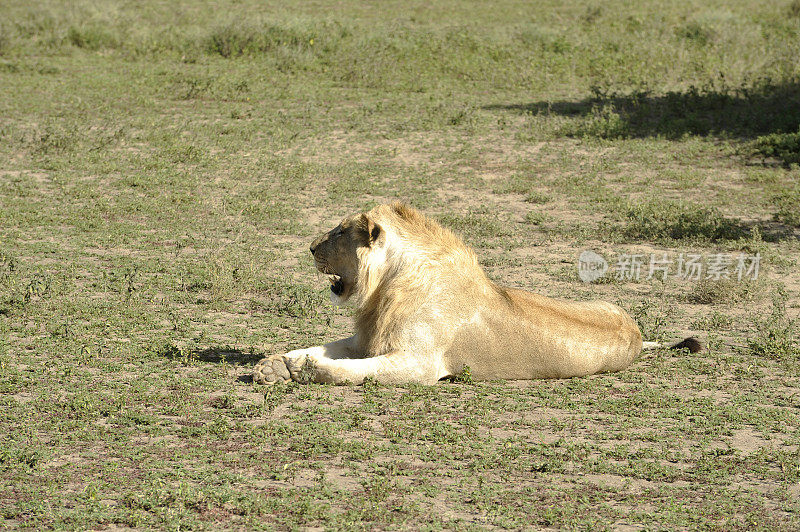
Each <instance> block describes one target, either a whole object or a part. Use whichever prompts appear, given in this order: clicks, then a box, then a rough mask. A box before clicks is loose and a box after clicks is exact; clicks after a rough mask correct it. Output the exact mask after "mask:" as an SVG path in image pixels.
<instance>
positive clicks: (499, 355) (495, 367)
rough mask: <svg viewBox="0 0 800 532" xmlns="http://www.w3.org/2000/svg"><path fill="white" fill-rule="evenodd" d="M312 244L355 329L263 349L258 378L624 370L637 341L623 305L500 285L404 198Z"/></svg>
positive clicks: (404, 378)
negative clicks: (351, 312) (321, 341)
mask: <svg viewBox="0 0 800 532" xmlns="http://www.w3.org/2000/svg"><path fill="white" fill-rule="evenodd" d="M311 253H312V254H313V255H314V262H315V264H316V267H317V269H318V270H319V271H320V272H322V273H324V274H326V275H328V278H329V279H330V282H331V298H332V300H333V302H334V303H335V304H341V303H344V302H345V301H350V302H351V303H353V304H354V305H355V311H356V316H355V326H356V327H355V329H356V333H355V335H353V336H351V337H350V338H345V339H343V340H339V341H337V342H331V343H328V344H325V345H322V346H317V347H310V348H307V349H297V350H295V351H291V352H289V353H286V354H285V355H273V356H270V357H267V358H264V359H263V360H261V361H260V362H259V363H258V364H257V365H256V366H255V368H254V369H253V380H254V381H255V382H259V383H272V382H276V381H286V380H290V379H294V380H300V381H305V380H310V381H314V382H325V383H336V384H342V383H353V384H358V383H361V382H363V381H364V379H366V378H368V377H372V378H375V379H377V380H379V381H381V382H385V383H404V382H417V383H424V384H431V383H435V382H436V381H438V380H439V379H441V378H443V377H448V376H453V375H458V374H459V373H461V372H462V371H463V369H464V367H465V366H467V367H469V369H470V373H471V375H472V377H473V378H475V379H536V378H563V377H577V376H583V375H591V374H594V373H600V372H606V371H618V370H621V369H623V368H625V367H626V366H628V365H629V364H630V363H631V361H633V359H634V358H636V356H637V355H638V354H639V353H640V351H641V350H642V336H641V334H640V333H639V328H638V327H637V326H636V323H634V321H633V320H632V319H631V318H630V316H628V314H626V313H625V311H624V310H622V309H621V308H619V307H617V306H616V305H612V304H611V303H606V302H603V301H592V302H585V303H572V302H565V301H556V300H553V299H550V298H547V297H544V296H541V295H537V294H533V293H530V292H525V291H523V290H514V289H510V288H503V287H500V286H498V285H497V284H495V283H493V282H492V281H490V280H489V279H488V278H487V277H486V274H485V273H484V272H483V270H482V269H481V267H480V266H479V265H478V260H477V258H476V256H475V253H474V252H473V251H472V250H471V249H470V248H468V247H467V246H466V245H465V244H464V243H463V242H462V241H461V240H460V239H459V238H458V237H456V236H455V235H454V234H453V233H451V232H450V231H449V230H447V229H445V228H443V227H441V226H440V225H439V224H437V223H436V222H434V221H432V220H430V219H429V218H426V217H425V216H424V215H422V214H421V213H420V212H419V211H417V210H416V209H413V208H411V207H409V206H408V205H405V204H402V203H397V202H395V203H392V204H389V205H379V206H378V207H375V208H374V209H372V210H371V211H369V212H365V213H361V214H356V215H353V216H349V217H347V218H345V219H344V220H342V222H341V223H340V224H339V225H338V226H336V227H335V228H334V229H333V230H331V231H329V232H328V233H326V234H324V235H322V236H320V237H319V238H317V239H316V240H314V242H313V243H312V244H311ZM648 344H650V345H648V346H646V347H655V346H656V345H657V344H654V343H651V342H648ZM674 347H687V348H689V349H690V350H692V351H696V350H698V349H699V344H698V343H697V341H696V340H694V339H687V340H684V341H683V342H681V343H680V344H677V345H676V346H674Z"/></svg>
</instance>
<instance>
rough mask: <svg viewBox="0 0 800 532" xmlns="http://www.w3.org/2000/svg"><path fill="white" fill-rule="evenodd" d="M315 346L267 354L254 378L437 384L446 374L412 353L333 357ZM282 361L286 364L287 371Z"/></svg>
mask: <svg viewBox="0 0 800 532" xmlns="http://www.w3.org/2000/svg"><path fill="white" fill-rule="evenodd" d="M315 349H317V348H311V349H308V350H306V349H299V350H297V351H292V352H291V353H287V354H286V355H283V356H272V357H268V358H265V359H264V360H262V361H261V362H259V363H258V364H257V365H256V367H255V369H254V370H253V380H254V381H255V382H258V383H262V384H267V383H272V382H281V381H287V380H289V379H291V380H295V381H298V382H320V383H327V384H361V383H363V382H364V380H365V379H367V378H374V379H377V380H378V381H380V382H382V383H385V384H403V383H411V382H414V383H420V384H435V383H436V381H438V380H439V379H440V378H441V377H444V376H446V375H447V372H446V371H445V370H444V369H443V368H442V367H440V366H441V364H436V363H435V360H425V359H424V358H423V359H420V358H419V357H418V356H415V354H413V353H405V352H397V353H389V354H386V355H381V356H377V357H369V358H340V359H332V358H327V357H324V356H320V355H319V354H318V353H310V352H309V351H313V350H315ZM281 364H283V365H284V366H285V368H286V370H285V372H284V370H283V369H282V368H281V367H280V366H281ZM275 366H277V367H278V369H277V370H276V369H275ZM287 373H288V376H286V374H287Z"/></svg>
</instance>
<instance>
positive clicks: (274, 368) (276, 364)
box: [253, 355, 292, 384]
mask: <svg viewBox="0 0 800 532" xmlns="http://www.w3.org/2000/svg"><path fill="white" fill-rule="evenodd" d="M290 380H292V376H291V374H290V373H289V368H287V367H286V360H285V359H284V357H283V355H272V356H271V357H267V358H262V359H261V360H259V361H258V364H256V365H255V367H254V368H253V382H256V383H258V384H273V383H275V382H286V381H290Z"/></svg>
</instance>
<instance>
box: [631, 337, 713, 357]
mask: <svg viewBox="0 0 800 532" xmlns="http://www.w3.org/2000/svg"><path fill="white" fill-rule="evenodd" d="M660 347H664V344H662V343H659V342H642V349H643V350H648V349H658V348H660ZM669 349H688V350H689V352H690V353H699V352H700V351H702V350H703V344H701V343H700V340H698V339H697V338H695V337H693V336H690V337H689V338H684V339H683V340H681V341H680V342H678V343H677V344H673V345H671V346H669Z"/></svg>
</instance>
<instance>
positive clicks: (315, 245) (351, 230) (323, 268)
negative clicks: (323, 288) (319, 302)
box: [311, 213, 386, 305]
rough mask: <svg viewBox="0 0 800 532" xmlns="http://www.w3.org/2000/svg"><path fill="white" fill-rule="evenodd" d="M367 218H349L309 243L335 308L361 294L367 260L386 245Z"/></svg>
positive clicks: (374, 223) (379, 231)
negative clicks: (329, 287)
mask: <svg viewBox="0 0 800 532" xmlns="http://www.w3.org/2000/svg"><path fill="white" fill-rule="evenodd" d="M369 214H370V213H362V214H356V215H353V216H349V217H347V218H345V219H344V220H342V221H341V223H339V225H337V226H336V227H334V228H333V229H331V230H330V231H328V232H327V233H325V234H323V235H321V236H319V237H318V238H317V239H316V240H314V242H312V243H311V254H312V255H313V256H314V264H315V265H316V267H317V270H319V271H320V272H322V273H324V274H325V275H327V276H328V280H329V281H330V283H331V299H332V300H333V302H334V303H335V304H337V305H338V304H341V303H344V302H345V301H347V300H348V299H350V297H351V296H352V295H353V294H354V293H358V292H363V289H364V288H365V287H363V286H361V284H363V282H364V277H365V276H366V275H367V273H368V270H369V263H370V260H369V259H370V256H371V255H372V254H374V252H375V251H378V250H379V249H381V248H382V247H383V244H384V243H385V240H386V238H385V233H384V230H383V229H382V228H381V226H380V225H378V224H377V223H376V222H375V221H374V220H373V218H372V217H370V215H369Z"/></svg>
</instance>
